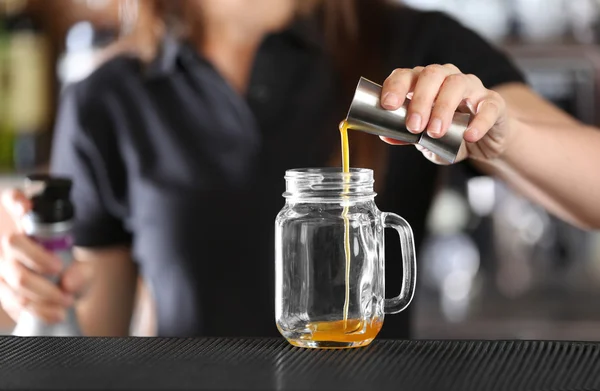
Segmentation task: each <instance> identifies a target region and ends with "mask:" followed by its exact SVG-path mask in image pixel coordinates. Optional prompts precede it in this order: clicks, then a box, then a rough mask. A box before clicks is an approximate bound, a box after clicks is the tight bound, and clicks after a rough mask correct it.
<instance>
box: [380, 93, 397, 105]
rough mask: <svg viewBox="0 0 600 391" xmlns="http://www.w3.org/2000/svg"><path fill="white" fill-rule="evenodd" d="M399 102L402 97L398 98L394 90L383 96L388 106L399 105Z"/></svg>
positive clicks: (383, 102)
mask: <svg viewBox="0 0 600 391" xmlns="http://www.w3.org/2000/svg"><path fill="white" fill-rule="evenodd" d="M399 103H400V98H398V95H396V94H394V93H392V92H388V93H387V94H385V96H384V97H383V100H382V104H383V106H387V107H396V106H398V104H399Z"/></svg>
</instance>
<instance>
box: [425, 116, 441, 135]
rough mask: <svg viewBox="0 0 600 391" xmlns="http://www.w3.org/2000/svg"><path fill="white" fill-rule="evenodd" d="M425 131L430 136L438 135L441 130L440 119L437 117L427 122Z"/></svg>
mask: <svg viewBox="0 0 600 391" xmlns="http://www.w3.org/2000/svg"><path fill="white" fill-rule="evenodd" d="M427 132H428V133H429V135H430V136H438V135H439V134H440V133H441V132H442V120H441V119H439V118H434V119H433V120H432V121H431V122H430V123H429V129H427Z"/></svg>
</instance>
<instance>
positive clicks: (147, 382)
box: [0, 337, 600, 391]
mask: <svg viewBox="0 0 600 391" xmlns="http://www.w3.org/2000/svg"><path fill="white" fill-rule="evenodd" d="M11 388H13V389H44V388H45V389H57V388H59V389H165V390H166V389H169V390H176V389H196V390H225V389H227V390H269V389H273V390H346V391H347V390H381V391H383V390H411V391H416V390H448V391H449V390H461V391H468V390H477V391H482V390H511V391H517V390H528V391H533V390H600V344H597V343H583V342H547V341H544V342H542V341H537V342H536V341H497V342H491V341H489V342H488V341H385V340H380V341H375V342H374V343H373V344H372V345H371V346H369V347H367V348H360V349H353V350H321V351H316V350H303V349H298V348H293V347H291V346H289V345H288V343H287V342H286V341H284V340H281V339H274V340H272V339H173V338H15V337H0V389H11Z"/></svg>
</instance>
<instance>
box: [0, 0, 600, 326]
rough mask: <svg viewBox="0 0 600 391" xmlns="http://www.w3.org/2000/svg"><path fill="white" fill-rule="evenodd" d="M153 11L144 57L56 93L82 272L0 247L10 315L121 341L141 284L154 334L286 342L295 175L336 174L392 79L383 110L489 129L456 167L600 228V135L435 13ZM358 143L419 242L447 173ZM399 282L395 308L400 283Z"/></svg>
mask: <svg viewBox="0 0 600 391" xmlns="http://www.w3.org/2000/svg"><path fill="white" fill-rule="evenodd" d="M142 3H143V4H147V5H150V4H152V5H153V6H152V7H150V8H147V9H146V8H145V9H144V10H145V12H143V13H142V15H141V16H142V18H141V20H142V22H150V23H141V24H140V27H139V28H138V30H137V31H136V32H135V33H134V35H133V36H132V37H131V39H132V42H134V43H135V44H134V45H133V47H135V49H136V50H135V52H131V53H128V54H124V55H119V56H117V57H116V58H114V59H112V60H110V61H108V62H107V63H106V64H105V65H103V66H102V67H101V68H100V69H98V70H97V71H96V72H95V73H94V74H92V75H91V76H90V77H89V78H88V79H86V80H85V81H83V82H81V83H79V84H77V85H75V86H74V87H73V88H70V89H69V90H68V91H67V92H66V93H65V94H64V96H63V101H62V105H61V110H60V113H59V118H58V122H57V126H56V141H55V147H54V151H53V162H52V171H53V172H54V173H56V174H62V175H68V176H70V177H72V178H73V179H74V190H73V198H74V202H75V205H76V208H77V215H78V220H77V222H76V227H75V240H76V245H77V249H76V258H77V260H78V262H76V263H75V264H74V265H73V266H71V267H70V268H69V269H68V270H66V271H65V272H64V274H63V277H62V280H61V285H60V287H59V288H57V287H55V286H53V285H52V284H50V283H49V282H48V281H46V280H45V279H44V278H43V277H41V276H40V275H39V274H38V273H58V272H59V271H60V270H59V268H60V265H59V263H58V261H57V260H56V259H54V258H53V257H52V255H51V254H48V253H46V252H45V251H43V250H42V249H40V248H39V247H38V246H36V245H35V244H34V243H32V242H31V241H30V240H29V239H27V238H26V237H25V236H23V235H20V234H18V233H17V234H15V235H11V236H10V237H8V238H5V240H4V241H3V242H4V259H3V260H2V262H1V263H0V276H1V279H0V297H1V301H2V306H3V308H5V310H6V311H7V312H8V313H9V314H10V315H11V316H12V317H13V319H16V317H17V316H18V314H19V312H20V311H22V310H27V311H31V312H34V313H35V314H36V315H38V316H40V317H42V318H44V319H46V320H47V321H56V320H59V319H61V318H62V317H63V316H64V313H65V311H64V310H65V308H66V306H69V305H72V304H73V303H74V302H75V298H79V300H78V301H77V305H78V314H79V317H80V320H81V322H82V325H83V329H84V331H85V333H86V334H88V335H126V334H127V333H128V332H129V325H130V321H131V313H132V307H133V302H134V292H135V282H136V278H137V276H138V274H139V275H141V276H142V277H143V279H144V281H145V282H146V283H147V285H148V287H149V289H150V291H151V294H152V297H153V301H154V304H155V311H156V329H155V332H156V334H157V335H163V336H197V335H205V336H276V335H278V334H277V330H276V328H275V323H274V308H273V302H274V295H273V281H274V277H273V274H274V273H273V264H274V261H273V247H274V243H273V238H274V234H273V219H274V217H275V215H276V214H277V212H278V211H279V210H280V208H281V205H282V203H283V200H282V199H281V193H282V191H283V174H284V172H285V170H286V169H289V168H297V167H307V166H327V165H329V166H330V165H334V166H339V165H340V160H339V133H338V131H337V124H338V123H339V121H340V120H341V119H343V118H344V117H345V113H346V110H347V107H348V105H349V102H350V99H351V95H352V92H353V89H354V87H355V85H356V82H357V80H358V78H359V76H365V77H367V78H369V79H371V80H376V81H383V80H385V84H384V91H383V94H382V101H383V105H384V107H386V108H388V109H394V108H397V107H398V106H399V105H401V104H402V102H403V101H404V99H405V97H406V95H407V94H408V93H409V92H412V93H413V96H412V102H411V105H410V113H409V114H410V116H409V122H408V126H409V128H410V129H411V130H412V131H414V132H422V131H428V132H430V133H431V134H432V135H438V136H441V135H442V134H443V133H444V132H445V130H446V128H447V127H448V123H449V120H450V118H451V116H452V113H453V112H454V111H455V109H456V108H457V107H458V106H459V105H461V103H466V106H468V107H470V108H471V109H472V110H473V112H475V113H476V116H475V119H474V121H473V122H472V124H471V127H470V129H469V130H468V131H467V132H466V134H465V140H466V141H467V144H466V145H467V147H466V148H465V149H464V150H463V151H462V152H461V160H464V159H466V162H468V163H466V164H473V165H475V166H476V167H477V168H479V169H481V170H483V171H484V172H486V173H491V174H494V175H497V176H499V177H501V178H504V179H505V180H507V182H509V184H511V185H512V186H513V187H515V188H516V189H518V190H520V191H521V192H522V193H523V194H525V195H527V196H528V197H529V198H530V199H532V200H535V201H537V202H539V203H541V204H542V205H544V206H545V207H547V208H548V209H549V210H550V211H552V212H553V213H555V214H556V215H558V216H561V217H563V218H564V219H565V220H567V221H570V222H572V223H574V224H577V225H579V226H581V227H591V226H598V225H600V210H599V209H593V210H592V209H590V207H589V206H590V205H592V204H593V203H592V201H593V200H595V199H597V197H598V195H599V193H600V184H599V183H597V182H598V181H596V182H593V181H592V182H590V181H589V180H588V181H587V182H586V181H585V178H592V173H590V169H589V167H588V166H587V165H586V163H585V161H584V159H577V158H578V157H580V155H589V156H590V157H591V155H593V153H594V152H595V151H597V147H598V144H599V143H600V142H599V140H598V134H597V133H594V131H593V130H590V129H589V128H586V127H584V126H583V125H581V124H580V123H578V122H577V121H575V120H574V119H572V118H571V117H569V116H567V115H566V114H564V113H563V112H561V111H560V110H558V109H557V108H555V107H553V106H552V105H550V104H549V103H547V102H545V101H544V100H542V99H541V98H540V97H538V96H537V95H535V94H534V93H532V92H531V91H530V90H529V89H528V88H527V87H526V86H525V85H524V83H523V78H522V76H521V74H520V73H519V72H518V71H517V70H516V69H515V67H514V66H513V65H512V64H511V62H510V61H509V60H508V59H507V58H506V57H505V56H504V55H503V54H502V53H500V52H498V51H497V50H495V49H494V48H492V47H491V46H490V45H489V44H488V43H486V42H485V41H484V40H482V39H481V38H480V37H478V36H477V35H476V34H474V33H473V32H471V31H469V30H467V29H465V28H464V27H462V26H461V25H459V24H458V23H457V22H455V21H454V20H452V19H451V18H449V17H447V16H445V15H443V14H441V13H437V12H419V11H415V10H412V9H409V8H402V7H399V6H395V5H389V4H387V3H386V2H383V1H372V0H354V1H350V0H349V1H334V0H330V1H307V0H252V1H249V0H189V1H153V2H150V1H148V2H142ZM173 20H177V21H180V22H182V24H181V26H184V27H185V28H184V29H183V30H182V31H179V30H177V29H176V27H177V26H180V24H177V23H170V22H171V21H173ZM171 26H173V27H171ZM431 64H434V65H431ZM436 64H446V65H436ZM422 65H427V66H426V67H425V68H422V67H421V66H422ZM392 71H393V72H392ZM390 74H391V76H390ZM432 108H433V109H432ZM567 129H568V130H567ZM567 132H568V135H567ZM351 140H352V141H351V147H352V151H351V159H352V166H355V167H368V168H372V169H374V170H375V174H376V184H377V189H376V190H377V192H378V193H379V196H378V200H377V203H378V205H379V207H380V208H381V209H382V210H389V211H393V212H395V213H398V214H400V215H402V216H403V217H405V218H406V219H407V220H408V221H409V222H410V223H411V225H412V227H413V230H414V233H415V236H416V241H417V246H418V245H419V244H420V242H421V240H422V238H423V235H424V222H425V217H426V214H427V211H428V208H429V206H430V203H431V200H432V198H433V195H434V189H435V183H436V177H437V174H438V167H439V166H438V165H435V164H431V163H430V162H429V161H428V160H427V159H424V158H423V156H422V155H421V153H420V152H418V151H416V150H415V149H413V148H399V147H392V146H390V145H389V144H386V143H383V142H381V141H380V140H379V139H377V138H376V137H373V136H368V135H364V134H352V135H351ZM388 141H389V140H388ZM532 145H535V146H536V148H537V149H534V148H532ZM422 152H423V153H424V154H425V155H426V157H428V158H429V159H431V160H436V159H435V156H432V155H431V154H430V153H429V152H428V151H422ZM4 198H5V199H6V200H7V204H9V207H10V209H11V210H12V211H13V212H14V214H15V216H16V217H17V218H18V217H19V216H20V215H21V214H22V213H23V212H24V211H25V210H26V209H27V208H28V203H27V200H25V199H24V198H23V196H22V194H20V193H18V192H12V193H9V194H7V195H6V196H5V197H4ZM387 251H388V254H387V257H386V259H387V260H388V262H387V264H386V270H387V273H386V274H388V275H389V276H397V275H398V273H400V270H399V269H400V262H398V259H399V257H400V254H399V249H395V248H393V247H392V248H389V249H388V250H387ZM396 282H397V283H396ZM386 285H387V287H388V295H391V294H392V293H393V292H394V291H397V290H398V289H399V285H400V282H399V281H397V279H392V278H389V279H388V281H387V283H386ZM409 313H410V311H405V312H404V313H403V314H402V315H396V316H393V317H389V318H387V319H386V322H385V325H384V327H383V330H382V332H381V334H380V336H381V337H394V338H406V337H409V336H410V333H409V331H410V327H409V320H410V317H409Z"/></svg>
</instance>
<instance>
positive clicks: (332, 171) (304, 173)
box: [285, 167, 373, 181]
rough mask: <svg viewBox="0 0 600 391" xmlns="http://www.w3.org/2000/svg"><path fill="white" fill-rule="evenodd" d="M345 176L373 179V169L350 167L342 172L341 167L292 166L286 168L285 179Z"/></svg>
mask: <svg viewBox="0 0 600 391" xmlns="http://www.w3.org/2000/svg"><path fill="white" fill-rule="evenodd" d="M345 176H350V177H351V178H350V181H352V179H355V181H361V180H362V181H369V180H373V170H371V169H370V168H357V167H351V168H350V172H349V173H346V172H343V170H342V168H341V167H308V168H293V169H289V170H286V172H285V179H300V178H302V179H309V178H319V177H321V178H326V179H337V178H339V179H344V177H345Z"/></svg>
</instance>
